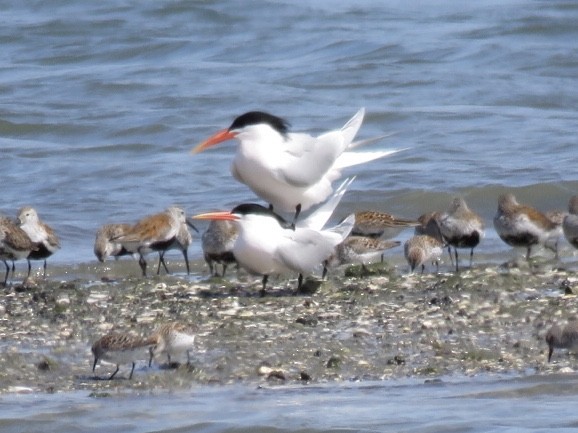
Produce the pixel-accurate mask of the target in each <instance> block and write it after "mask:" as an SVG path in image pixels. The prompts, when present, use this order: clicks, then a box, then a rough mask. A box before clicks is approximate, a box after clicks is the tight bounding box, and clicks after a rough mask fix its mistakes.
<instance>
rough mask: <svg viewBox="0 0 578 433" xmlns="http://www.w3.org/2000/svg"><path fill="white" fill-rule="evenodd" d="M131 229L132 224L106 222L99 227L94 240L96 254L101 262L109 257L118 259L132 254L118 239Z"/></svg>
mask: <svg viewBox="0 0 578 433" xmlns="http://www.w3.org/2000/svg"><path fill="white" fill-rule="evenodd" d="M130 229H131V225H130V224H105V225H103V226H102V227H101V228H99V229H98V231H97V232H96V238H95V240H94V255H95V256H96V258H97V259H98V261H99V262H104V261H105V260H106V259H107V258H108V257H114V258H115V259H118V258H119V257H121V256H125V255H130V254H132V253H131V252H130V251H128V250H127V249H126V248H124V247H123V246H122V244H121V243H120V242H119V241H118V238H119V237H121V236H124V235H126V234H127V233H128V232H129V230H130Z"/></svg>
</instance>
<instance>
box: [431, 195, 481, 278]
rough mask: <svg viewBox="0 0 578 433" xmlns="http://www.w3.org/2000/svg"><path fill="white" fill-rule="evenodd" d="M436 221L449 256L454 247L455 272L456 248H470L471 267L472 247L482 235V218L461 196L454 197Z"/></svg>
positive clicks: (476, 244) (457, 267)
mask: <svg viewBox="0 0 578 433" xmlns="http://www.w3.org/2000/svg"><path fill="white" fill-rule="evenodd" d="M437 221H438V225H439V229H440V232H441V235H442V237H443V238H444V240H445V241H446V242H447V244H448V253H449V254H450V257H451V255H452V252H451V247H454V253H455V257H456V272H458V271H459V266H458V248H470V268H471V267H472V262H473V258H474V248H475V247H476V246H478V244H479V243H480V241H481V240H482V238H483V237H484V228H485V226H484V220H482V218H481V217H480V216H479V215H478V214H477V213H475V212H474V211H472V210H471V209H470V208H469V207H468V205H467V203H466V201H465V200H464V199H463V198H461V197H455V198H454V199H453V200H452V203H451V205H450V208H449V209H448V210H447V212H444V213H442V214H441V215H440V216H439V218H438V220H437Z"/></svg>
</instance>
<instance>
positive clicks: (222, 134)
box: [191, 129, 235, 153]
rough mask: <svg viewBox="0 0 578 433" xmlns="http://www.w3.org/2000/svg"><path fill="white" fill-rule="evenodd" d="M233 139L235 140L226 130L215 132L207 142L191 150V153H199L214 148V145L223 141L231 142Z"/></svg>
mask: <svg viewBox="0 0 578 433" xmlns="http://www.w3.org/2000/svg"><path fill="white" fill-rule="evenodd" d="M233 138H235V134H233V133H232V132H230V131H229V130H228V129H223V130H221V131H219V132H217V133H216V134H215V135H213V136H211V137H209V138H208V139H207V140H205V141H203V142H202V143H201V144H199V145H198V146H197V147H195V148H194V149H193V150H191V153H200V152H202V151H203V150H205V149H207V148H209V147H211V146H214V145H215V144H219V143H221V142H223V141H227V140H231V139H233Z"/></svg>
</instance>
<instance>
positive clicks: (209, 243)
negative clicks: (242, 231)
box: [201, 220, 239, 277]
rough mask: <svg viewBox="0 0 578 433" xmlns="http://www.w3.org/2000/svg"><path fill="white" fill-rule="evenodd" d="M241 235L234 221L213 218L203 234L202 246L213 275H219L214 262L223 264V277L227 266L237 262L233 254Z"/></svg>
mask: <svg viewBox="0 0 578 433" xmlns="http://www.w3.org/2000/svg"><path fill="white" fill-rule="evenodd" d="M238 236H239V229H238V228H237V225H236V224H235V223H233V222H232V221H227V220H213V221H211V222H210V223H209V226H208V227H207V230H206V231H205V232H204V233H203V236H202V238H201V239H202V248H203V256H204V258H205V262H207V265H208V266H209V271H210V272H211V275H212V276H218V271H217V267H216V266H213V263H219V264H221V265H222V266H223V273H222V274H221V276H222V277H224V276H225V272H226V271H227V266H228V265H230V264H232V263H236V262H237V261H236V260H235V256H234V255H233V246H234V245H235V241H236V240H237V237H238Z"/></svg>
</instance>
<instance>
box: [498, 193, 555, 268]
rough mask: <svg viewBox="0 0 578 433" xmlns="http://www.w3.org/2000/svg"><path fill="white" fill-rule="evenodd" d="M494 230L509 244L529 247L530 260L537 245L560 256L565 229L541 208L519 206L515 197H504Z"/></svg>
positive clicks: (528, 256) (500, 201)
mask: <svg viewBox="0 0 578 433" xmlns="http://www.w3.org/2000/svg"><path fill="white" fill-rule="evenodd" d="M494 227H495V229H496V232H497V233H498V235H499V236H500V238H501V239H502V240H503V241H504V242H505V243H507V244H508V245H510V246H512V247H526V260H529V259H530V255H531V253H532V247H533V246H534V245H542V246H544V247H546V248H548V249H551V250H552V251H554V252H555V253H556V256H557V255H558V238H559V236H560V235H561V232H562V228H561V227H560V226H558V225H556V224H555V223H554V222H553V221H551V220H550V219H548V217H547V216H546V215H544V214H543V213H542V212H540V211H538V210H537V209H534V208H533V207H530V206H526V205H522V204H519V203H518V202H517V201H516V197H514V195H513V194H510V193H508V194H502V195H501V196H500V198H499V199H498V211H497V212H496V215H495V216H494ZM552 242H554V245H552Z"/></svg>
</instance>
